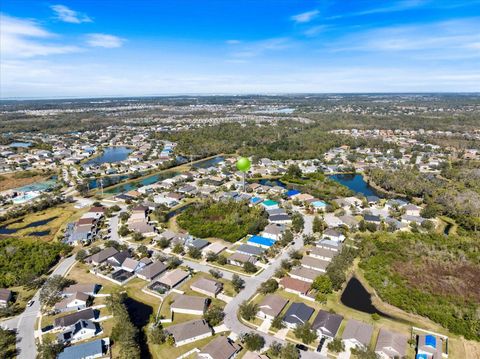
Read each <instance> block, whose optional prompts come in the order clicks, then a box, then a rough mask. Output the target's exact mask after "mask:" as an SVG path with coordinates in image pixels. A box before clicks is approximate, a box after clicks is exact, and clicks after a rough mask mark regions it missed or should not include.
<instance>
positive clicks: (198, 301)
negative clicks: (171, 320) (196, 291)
mask: <svg viewBox="0 0 480 359" xmlns="http://www.w3.org/2000/svg"><path fill="white" fill-rule="evenodd" d="M207 305H208V299H207V298H204V297H197V296H193V295H183V294H181V295H179V296H178V297H176V298H175V301H174V302H173V303H172V304H171V305H170V312H171V313H181V314H192V315H203V314H204V313H205V310H206V309H207Z"/></svg>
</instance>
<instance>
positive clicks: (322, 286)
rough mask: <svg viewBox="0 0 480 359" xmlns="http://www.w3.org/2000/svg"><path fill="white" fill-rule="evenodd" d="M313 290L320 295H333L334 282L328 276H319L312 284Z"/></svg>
mask: <svg viewBox="0 0 480 359" xmlns="http://www.w3.org/2000/svg"><path fill="white" fill-rule="evenodd" d="M312 288H314V289H316V290H318V291H319V292H320V293H323V294H329V293H332V289H333V286H332V281H331V280H330V278H329V277H328V276H326V275H319V276H318V277H317V278H315V280H314V281H313V283H312Z"/></svg>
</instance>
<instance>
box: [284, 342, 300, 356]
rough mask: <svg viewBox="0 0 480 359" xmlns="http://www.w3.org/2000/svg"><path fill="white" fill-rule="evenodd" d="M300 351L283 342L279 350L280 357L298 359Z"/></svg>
mask: <svg viewBox="0 0 480 359" xmlns="http://www.w3.org/2000/svg"><path fill="white" fill-rule="evenodd" d="M299 358H300V351H299V350H298V348H297V347H296V346H295V345H293V344H291V343H288V344H285V345H284V346H283V347H282V350H281V351H280V359H299Z"/></svg>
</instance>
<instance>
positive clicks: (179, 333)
mask: <svg viewBox="0 0 480 359" xmlns="http://www.w3.org/2000/svg"><path fill="white" fill-rule="evenodd" d="M165 331H166V332H167V333H169V334H170V335H172V336H173V339H174V340H175V346H176V347H180V346H182V345H185V344H189V343H193V342H196V341H198V340H201V339H204V338H208V337H211V336H212V334H213V332H212V328H210V326H209V325H208V323H207V322H206V321H205V320H204V319H196V320H190V321H188V322H184V323H180V324H174V325H171V326H169V327H167V328H165Z"/></svg>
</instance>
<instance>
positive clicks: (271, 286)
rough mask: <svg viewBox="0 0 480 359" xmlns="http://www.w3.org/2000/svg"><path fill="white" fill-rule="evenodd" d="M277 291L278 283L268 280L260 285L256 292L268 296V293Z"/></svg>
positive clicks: (271, 279)
mask: <svg viewBox="0 0 480 359" xmlns="http://www.w3.org/2000/svg"><path fill="white" fill-rule="evenodd" d="M277 289H278V282H277V281H276V280H275V279H273V278H270V279H268V280H266V281H265V282H263V283H262V284H261V285H260V288H259V289H258V291H259V292H260V293H262V294H268V293H273V292H275V291H276V290H277Z"/></svg>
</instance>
